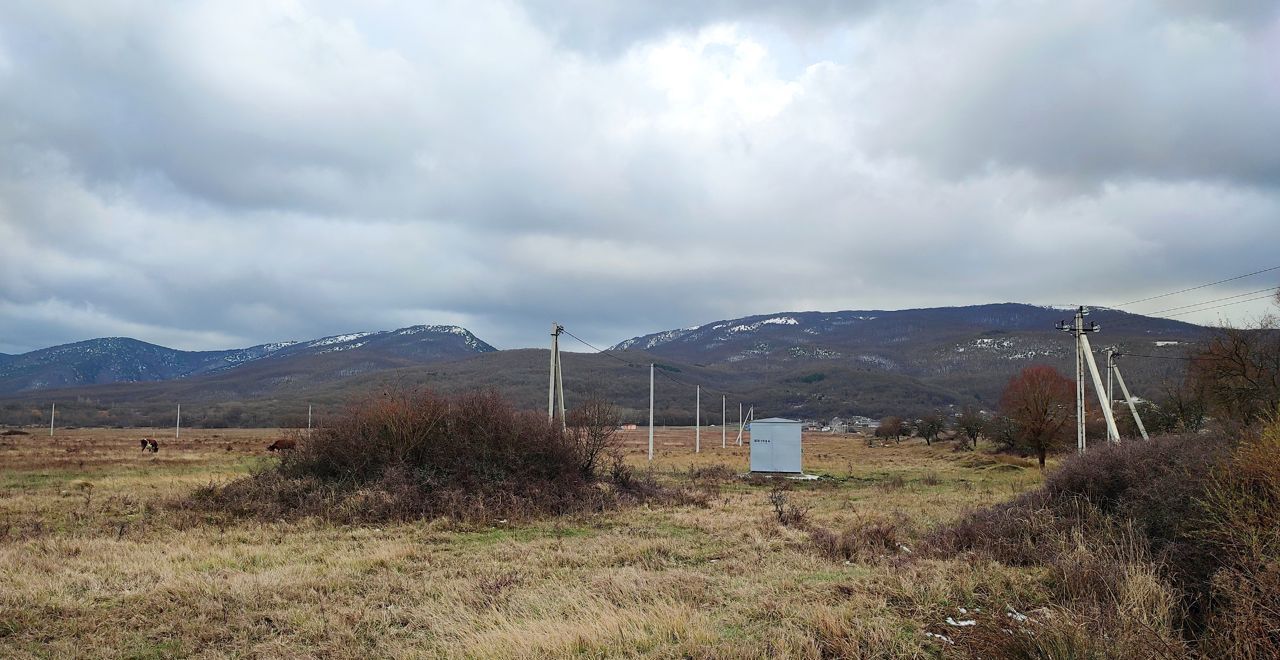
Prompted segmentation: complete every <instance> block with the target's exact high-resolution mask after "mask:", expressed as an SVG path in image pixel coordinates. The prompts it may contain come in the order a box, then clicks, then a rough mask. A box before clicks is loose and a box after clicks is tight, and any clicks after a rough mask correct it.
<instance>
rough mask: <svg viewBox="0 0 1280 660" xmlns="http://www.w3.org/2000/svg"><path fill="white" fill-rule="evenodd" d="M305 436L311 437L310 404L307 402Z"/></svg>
mask: <svg viewBox="0 0 1280 660" xmlns="http://www.w3.org/2000/svg"><path fill="white" fill-rule="evenodd" d="M307 437H308V438H310V437H311V404H309V403H308V404H307Z"/></svg>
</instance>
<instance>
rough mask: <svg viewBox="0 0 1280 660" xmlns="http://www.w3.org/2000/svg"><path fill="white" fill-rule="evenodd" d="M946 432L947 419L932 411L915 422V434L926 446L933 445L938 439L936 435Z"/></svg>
mask: <svg viewBox="0 0 1280 660" xmlns="http://www.w3.org/2000/svg"><path fill="white" fill-rule="evenodd" d="M945 430H947V418H946V417H944V416H943V414H942V413H940V412H937V411H934V412H931V413H929V414H927V415H925V416H924V417H921V418H920V419H919V420H918V421H917V422H916V433H919V434H920V437H922V438H924V443H925V444H927V445H931V444H933V441H934V440H937V439H938V435H939V434H941V433H942V432H943V431H945Z"/></svg>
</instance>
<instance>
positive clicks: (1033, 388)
mask: <svg viewBox="0 0 1280 660" xmlns="http://www.w3.org/2000/svg"><path fill="white" fill-rule="evenodd" d="M1000 409H1001V412H1003V414H1004V415H1006V416H1008V417H1009V419H1010V420H1012V421H1013V422H1014V423H1015V424H1016V425H1017V428H1018V434H1017V442H1018V444H1019V445H1020V446H1023V447H1025V448H1027V449H1030V450H1032V451H1034V452H1035V453H1036V457H1037V458H1038V459H1039V460H1040V469H1042V470H1043V469H1044V463H1045V457H1046V456H1047V455H1048V453H1049V450H1050V449H1051V448H1053V447H1054V446H1055V445H1056V444H1057V443H1058V442H1059V441H1060V440H1061V439H1062V436H1063V430H1064V429H1066V428H1067V425H1068V424H1070V423H1071V422H1072V421H1074V418H1075V386H1074V385H1073V384H1072V382H1071V381H1070V380H1068V379H1067V378H1066V376H1063V375H1062V374H1061V373H1058V370H1057V369H1054V368H1053V367H1049V366H1044V365H1037V366H1032V367H1027V368H1026V369H1023V370H1022V372H1021V373H1019V374H1018V375H1016V376H1014V377H1013V378H1011V379H1009V384H1008V385H1007V386H1006V387H1005V390H1004V395H1003V396H1002V397H1001V398H1000Z"/></svg>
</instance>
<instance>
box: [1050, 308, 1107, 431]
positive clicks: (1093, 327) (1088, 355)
mask: <svg viewBox="0 0 1280 660" xmlns="http://www.w3.org/2000/svg"><path fill="white" fill-rule="evenodd" d="M1088 314H1089V310H1088V309H1087V308H1085V307H1084V306H1083V305H1081V306H1080V307H1078V308H1077V309H1076V317H1075V322H1074V323H1072V324H1071V325H1067V323H1066V322H1065V321H1060V322H1058V325H1057V326H1055V327H1056V328H1057V329H1058V330H1061V331H1063V332H1067V333H1070V334H1071V335H1072V336H1074V337H1075V340H1076V451H1077V452H1081V453H1083V452H1084V450H1085V448H1086V447H1087V446H1088V438H1086V437H1085V405H1084V396H1085V394H1084V392H1085V386H1084V372H1085V368H1086V366H1087V367H1088V369H1089V374H1090V376H1091V377H1092V378H1093V389H1094V390H1095V391H1096V392H1097V393H1098V402H1099V403H1101V404H1102V416H1103V417H1104V418H1106V420H1107V440H1109V441H1111V442H1118V441H1119V440H1120V433H1119V431H1117V430H1116V421H1115V417H1114V416H1112V414H1111V406H1110V403H1109V402H1106V401H1103V400H1102V398H1103V397H1104V396H1105V394H1104V393H1103V388H1102V378H1101V376H1099V375H1098V364H1097V363H1096V362H1095V361H1094V359H1093V349H1092V348H1090V347H1089V339H1088V337H1087V336H1086V335H1087V334H1088V333H1090V332H1098V331H1099V330H1102V328H1101V327H1099V326H1098V324H1097V323H1094V322H1092V321H1090V322H1089V325H1088V326H1087V327H1086V326H1085V324H1084V317H1085V316H1087V315H1088Z"/></svg>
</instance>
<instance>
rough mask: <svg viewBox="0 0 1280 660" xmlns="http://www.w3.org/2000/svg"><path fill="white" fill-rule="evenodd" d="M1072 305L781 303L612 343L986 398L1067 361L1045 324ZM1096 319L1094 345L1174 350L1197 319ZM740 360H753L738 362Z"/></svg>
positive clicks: (1139, 378)
mask: <svg viewBox="0 0 1280 660" xmlns="http://www.w3.org/2000/svg"><path fill="white" fill-rule="evenodd" d="M1073 314H1074V310H1073V309H1056V308H1049V307H1038V306H1035V305H1023V304H1017V303H1002V304H992V305H976V306H969V307H940V308H930V309H908V310H900V311H884V310H866V311H843V312H784V313H775V314H765V315H759V316H748V317H744V318H739V319H727V320H722V321H715V322H713V323H707V324H704V325H700V326H697V327H694V328H687V329H680V330H667V331H664V332H657V333H653V334H649V335H643V336H640V337H633V338H631V339H628V340H626V341H623V342H620V343H619V344H617V345H615V346H614V347H613V350H617V351H626V350H632V349H640V350H645V351H648V352H650V353H653V354H654V355H657V356H660V357H663V358H667V359H676V360H683V361H687V362H693V363H696V364H706V365H738V366H739V367H740V368H752V369H755V370H764V371H769V370H780V371H790V370H795V369H799V368H805V369H811V370H813V371H814V373H821V372H824V371H826V370H829V369H847V368H854V367H862V368H865V369H867V370H870V371H875V372H880V373H886V374H899V375H903V376H908V377H912V378H917V379H921V380H922V381H924V382H927V383H931V384H935V385H939V386H942V387H945V388H947V389H950V390H954V391H957V392H965V393H968V394H972V395H974V396H977V397H978V398H979V399H981V400H984V401H987V402H989V403H994V400H995V399H996V397H998V396H999V392H1000V391H1001V390H1002V389H1003V386H1004V384H1005V382H1006V381H1007V380H1008V378H1009V376H1011V375H1012V374H1014V373H1016V372H1017V371H1018V370H1020V369H1021V368H1023V367H1025V366H1027V365H1029V364H1033V363H1047V364H1052V365H1054V366H1058V367H1060V368H1062V369H1064V370H1066V369H1067V368H1068V367H1069V368H1071V369H1072V370H1074V355H1075V345H1074V342H1073V341H1072V340H1071V338H1070V337H1069V336H1068V335H1066V334H1064V333H1061V332H1059V331H1057V330H1055V329H1054V324H1055V323H1056V322H1058V321H1061V320H1066V321H1068V322H1070V320H1071V318H1072V317H1073ZM1088 320H1089V321H1093V322H1095V323H1098V324H1099V325H1100V326H1101V327H1102V331H1101V332H1100V333H1097V334H1094V335H1092V336H1091V337H1090V341H1091V342H1092V343H1093V345H1094V348H1096V349H1101V348H1103V347H1106V346H1116V347H1118V348H1120V349H1122V350H1124V351H1128V352H1131V353H1141V354H1152V353H1159V354H1162V355H1166V356H1181V355H1182V354H1184V353H1185V351H1186V348H1187V346H1186V345H1187V344H1192V343H1195V342H1197V341H1200V340H1201V339H1203V338H1204V337H1205V336H1206V333H1207V332H1208V330H1207V329H1206V328H1204V327H1201V326H1197V325H1193V324H1190V323H1183V322H1181V321H1173V320H1170V319H1162V318H1153V317H1147V316H1141V315H1137V314H1129V313H1127V312H1122V311H1119V310H1113V309H1106V308H1094V309H1093V311H1092V313H1091V314H1090V315H1089V317H1088ZM747 365H754V366H752V367H747ZM1169 367H1170V365H1168V364H1151V363H1150V361H1146V362H1143V361H1140V360H1138V359H1137V358H1133V359H1131V360H1129V361H1127V362H1126V363H1125V366H1124V367H1123V368H1124V369H1125V371H1126V373H1132V374H1133V376H1132V377H1130V378H1127V380H1131V381H1133V383H1134V384H1135V385H1139V384H1143V385H1145V384H1148V383H1149V382H1153V381H1154V380H1155V378H1156V377H1157V376H1163V375H1166V374H1168V373H1169Z"/></svg>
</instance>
